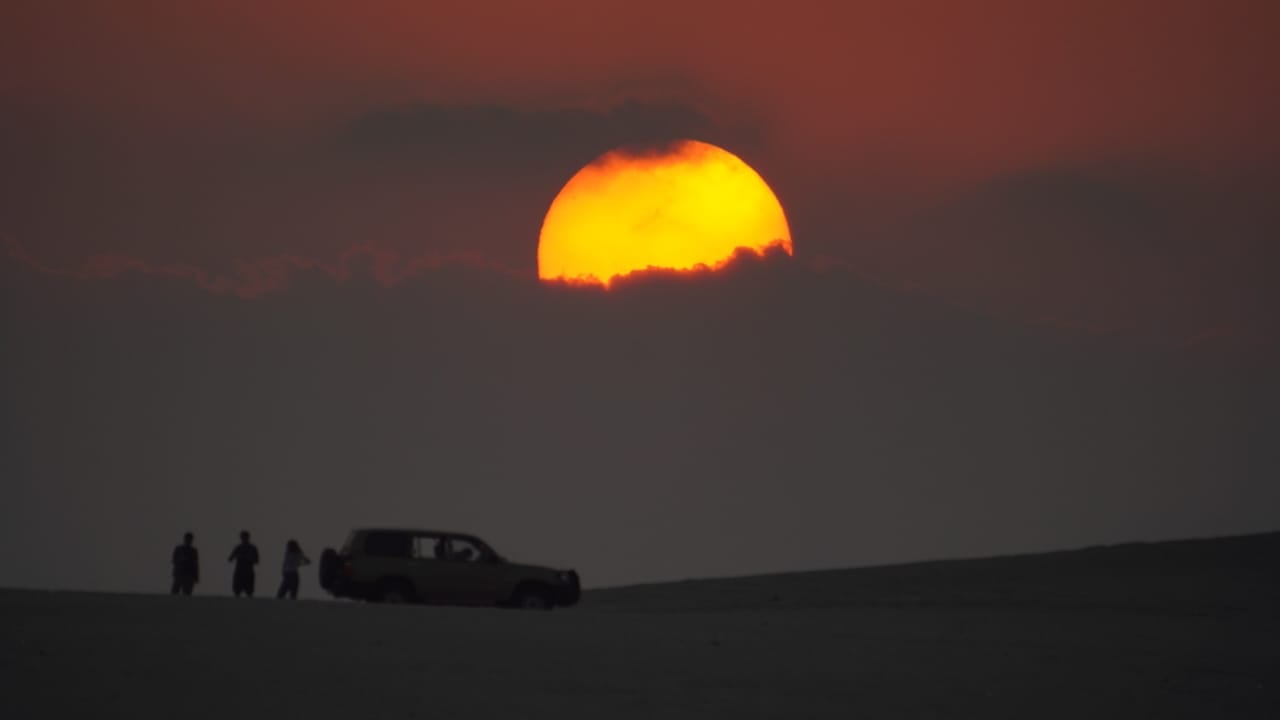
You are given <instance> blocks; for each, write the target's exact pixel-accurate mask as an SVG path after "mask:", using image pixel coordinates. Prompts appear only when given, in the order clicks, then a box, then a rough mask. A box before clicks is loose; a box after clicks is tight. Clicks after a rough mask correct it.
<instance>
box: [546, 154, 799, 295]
mask: <svg viewBox="0 0 1280 720" xmlns="http://www.w3.org/2000/svg"><path fill="white" fill-rule="evenodd" d="M775 245H776V246H780V247H781V248H782V249H783V250H785V251H786V252H787V254H791V253H792V246H791V232H790V230H789V229H788V228H787V218H786V216H785V215H784V214H783V212H782V205H781V204H780V203H779V202H778V198H776V197H774V194H773V191H772V190H770V189H769V186H768V185H767V184H765V181H764V179H762V178H761V177H760V175H759V174H758V173H756V171H755V170H752V169H751V167H750V166H749V165H747V164H746V163H745V162H743V161H742V160H741V159H739V158H738V157H737V156H736V155H733V154H732V153H730V152H727V151H725V150H722V149H721V148H718V147H716V146H714V145H708V144H707V143H702V142H697V141H693V140H683V141H680V142H678V143H675V144H673V145H671V146H669V147H666V148H663V149H662V150H660V151H657V152H654V153H647V154H632V153H628V152H626V151H625V150H613V151H611V152H608V153H605V154H604V155H602V156H601V157H599V158H597V159H596V160H595V161H594V162H592V163H591V164H590V165H587V166H586V167H584V168H582V169H581V170H579V171H578V173H577V174H576V175H574V176H573V177H572V178H571V179H570V180H569V182H568V183H566V184H565V186H564V188H562V189H561V190H560V194H559V195H557V196H556V199H555V200H554V201H553V202H552V203H551V208H550V209H549V210H548V211H547V216H546V218H545V219H544V220H543V222H542V233H541V234H540V236H539V238H538V277H540V278H542V279H544V280H565V281H569V282H585V283H596V284H601V285H604V286H606V287H608V285H609V283H610V282H612V281H613V279H614V278H617V277H621V276H624V275H627V274H629V273H632V272H635V271H637V270H647V269H651V268H661V269H666V270H695V269H699V268H717V267H719V266H721V265H723V264H724V263H725V262H727V261H728V260H729V259H730V258H732V257H733V254H734V251H735V250H737V249H739V248H747V249H749V250H753V251H755V252H756V253H761V254H762V253H763V251H764V250H765V249H767V248H769V247H771V246H775Z"/></svg>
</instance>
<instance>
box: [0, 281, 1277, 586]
mask: <svg viewBox="0 0 1280 720" xmlns="http://www.w3.org/2000/svg"><path fill="white" fill-rule="evenodd" d="M349 270H350V272H351V275H350V278H349V280H347V281H346V282H345V283H336V282H332V281H330V280H329V279H328V278H329V275H328V274H327V272H326V271H325V270H322V269H318V268H312V269H305V270H297V271H291V274H290V276H289V277H290V290H289V291H288V292H268V293H264V294H262V295H259V296H258V297H256V299H254V300H253V301H252V302H241V301H239V300H238V299H237V298H236V297H234V296H233V295H231V294H223V295H217V294H214V293H210V292H205V291H202V290H197V289H195V288H194V286H193V285H191V282H192V281H191V279H190V278H189V277H188V278H187V279H184V280H181V281H178V282H176V283H174V282H168V281H166V279H165V278H162V277H158V276H154V275H153V276H147V275H142V274H140V273H138V272H132V271H130V272H122V273H120V274H118V275H116V276H115V277H114V279H112V280H111V281H100V282H84V281H80V280H76V279H72V278H66V277H54V276H48V275H37V274H33V273H30V272H25V271H24V273H25V274H22V275H20V276H18V277H17V279H18V281H17V282H9V280H12V279H15V278H13V277H12V276H11V277H6V278H5V279H6V282H4V283H0V293H3V296H2V298H0V299H3V303H0V307H3V312H0V337H3V339H4V348H5V353H4V362H3V363H0V397H4V398H5V402H4V403H2V404H0V429H2V430H3V432H0V476H3V477H4V478H5V487H6V493H7V495H6V497H7V500H8V501H7V502H6V503H4V505H3V508H0V561H3V562H4V563H5V566H6V567H7V568H8V573H9V575H8V578H9V582H10V583H11V584H17V585H27V584H41V583H43V584H48V585H54V586H79V587H86V586H87V587H99V588H114V589H131V590H138V589H144V588H147V587H152V586H153V584H154V582H155V580H156V578H157V577H160V576H162V575H163V572H164V568H163V565H160V566H157V565H156V564H155V562H154V558H155V552H157V550H156V549H157V548H159V549H160V551H162V550H163V549H164V548H165V547H167V546H169V545H171V544H172V542H173V536H175V535H176V534H179V533H180V532H181V531H182V530H185V529H188V528H194V529H195V531H196V532H197V533H198V534H199V535H200V536H201V537H204V538H207V539H209V540H210V541H213V540H215V539H216V538H219V537H226V538H228V540H229V541H231V540H233V539H234V534H235V532H236V531H238V530H240V529H241V528H242V527H250V528H251V529H252V530H253V531H254V533H255V536H260V537H262V538H263V540H264V542H267V539H268V538H270V537H275V536H277V535H278V536H280V537H281V538H283V537H290V536H296V537H299V538H300V539H303V540H304V541H306V542H307V543H309V545H310V546H324V545H330V544H333V543H336V542H339V541H340V540H341V538H342V536H343V534H344V533H345V532H346V531H347V530H349V529H350V528H351V527H352V526H355V525H360V524H409V525H429V526H440V525H444V526H450V527H458V528H460V529H467V530H472V531H475V532H478V533H481V534H482V535H484V536H486V537H488V538H489V539H491V540H492V541H493V542H494V543H495V544H497V545H498V546H499V547H500V548H503V549H507V550H508V552H509V553H510V554H511V555H513V556H515V557H521V558H529V559H531V560H538V559H543V558H545V559H548V560H553V561H555V562H564V563H569V564H572V565H574V566H576V567H578V568H579V569H580V570H582V571H583V572H584V575H586V576H587V577H589V578H590V582H591V583H593V584H596V583H606V582H625V581H634V580H643V579H657V578H673V577H687V576H696V575H706V574H723V573H736V572H756V571H765V570H780V569H798V568H805V567H822V566H839V565H850V564H857V563H866V562H887V561H891V560H900V559H909V558H921V557H937V556H954V555H962V554H971V553H979V552H995V551H1011V550H1031V549H1036V548H1044V547H1054V546H1064V545H1077V544H1091V543H1098V542H1106V541H1111V540H1124V539H1149V538H1155V537H1169V536H1179V535H1191V534H1213V533H1221V532H1230V531H1246V530H1252V529H1262V528H1263V527H1265V525H1266V523H1267V522H1273V521H1274V517H1273V515H1274V513H1270V509H1271V508H1274V507H1276V503H1277V502H1280V498H1278V497H1277V496H1276V492H1277V486H1276V484H1275V483H1274V481H1273V480H1274V477H1275V471H1276V468H1277V467H1278V466H1280V458H1278V457H1277V456H1276V454H1275V452H1274V451H1273V450H1272V448H1271V445H1270V444H1268V443H1267V442H1266V441H1265V438H1266V437H1267V435H1266V432H1267V429H1268V428H1270V427H1274V425H1275V422H1277V419H1276V418H1275V413H1276V408H1277V407H1280V405H1278V404H1276V403H1275V402H1274V401H1273V400H1274V398H1275V397H1276V396H1275V387H1274V385H1275V382H1274V378H1275V376H1274V373H1270V372H1262V371H1260V370H1257V369H1250V368H1249V367H1248V366H1247V364H1242V363H1238V362H1235V359H1226V358H1223V357H1197V356H1192V355H1189V354H1187V353H1185V352H1171V351H1170V348H1167V347H1159V348H1156V347H1142V346H1136V347H1135V346H1123V347H1120V346H1117V345H1115V344H1113V343H1108V342H1098V341H1096V339H1094V338H1090V337H1082V336H1072V335H1064V334H1062V333H1059V332H1055V331H1052V330H1051V329H1050V328H1045V327H1036V326H1028V325H1025V324H1021V323H1017V322H1011V321H1004V320H999V319H993V318H992V317H990V316H987V315H981V314H977V313H973V312H968V311H965V310H963V309H959V308H954V307H949V306H946V305H943V304H939V303H936V302H932V301H930V300H929V299H928V298H927V297H923V296H921V295H919V294H912V293H903V292H899V291H896V290H893V289H890V288H885V287H879V286H875V285H870V284H867V283H865V282H860V281H858V280H857V279H856V278H853V277H852V276H851V275H849V274H847V273H842V272H834V271H827V272H815V271H813V270H811V269H809V268H807V267H805V266H804V265H802V264H801V263H798V262H789V261H787V259H786V258H782V257H779V256H771V257H768V258H754V257H752V256H741V257H739V258H738V259H737V261H736V262H735V263H734V264H733V265H732V266H731V267H729V268H728V269H726V270H725V271H723V272H720V273H715V274H709V275H705V276H701V277H698V278H696V279H694V278H691V277H687V276H679V277H676V276H671V275H667V274H661V273H655V274H647V275H640V276H637V277H634V278H632V279H630V281H629V282H628V283H624V284H621V285H620V286H619V287H618V288H617V289H616V290H614V291H612V292H599V291H582V290H579V289H574V288H556V287H552V286H547V285H544V284H541V283H538V282H536V281H535V280H533V279H532V278H528V277H511V276H508V275H503V274H499V273H494V272H490V271H488V270H484V269H474V268H465V267H462V268H459V267H455V266H446V267H441V268H440V269H438V270H432V271H429V272H423V273H420V274H418V275H417V276H414V277H412V278H408V279H404V280H403V281H401V282H398V283H397V284H393V285H392V286H390V287H383V286H382V285H381V284H378V283H376V282H372V281H365V282H361V281H360V278H361V277H366V278H367V277H369V276H368V275H366V274H364V273H363V272H360V271H357V269H356V268H355V267H354V265H353V266H352V267H350V268H349ZM138 498H145V499H146V503H145V505H146V508H147V509H145V510H144V509H140V506H139V503H138ZM1269 513H1270V514H1269ZM121 517H128V518H130V522H128V523H121V522H120V521H119V518H121ZM655 528H658V529H657V530H655ZM62 542H65V543H70V544H71V545H73V546H75V547H82V548H89V549H88V550H87V551H86V552H83V553H69V554H67V557H69V558H72V560H71V561H69V562H67V563H56V564H53V565H50V564H49V563H45V562H40V558H38V557H34V558H33V557H31V556H30V553H26V554H24V553H22V552H21V551H20V550H17V549H20V548H22V547H24V546H25V545H31V544H35V545H38V546H40V547H43V548H46V549H50V548H54V549H56V548H59V547H61V546H60V545H59V543H62ZM4 548H8V549H9V550H3V549H4ZM15 548H17V549H15Z"/></svg>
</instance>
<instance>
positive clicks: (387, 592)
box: [374, 580, 418, 605]
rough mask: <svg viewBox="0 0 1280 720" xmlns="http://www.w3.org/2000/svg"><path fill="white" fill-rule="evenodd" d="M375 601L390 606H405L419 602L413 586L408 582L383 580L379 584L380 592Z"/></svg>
mask: <svg viewBox="0 0 1280 720" xmlns="http://www.w3.org/2000/svg"><path fill="white" fill-rule="evenodd" d="M374 599H375V600H376V601H377V602H380V603H386V604H388V605H404V604H405V603H411V602H417V600H418V598H417V596H416V595H415V594H414V592H413V586H412V585H410V584H409V582H408V581H406V580H383V581H382V582H380V583H378V591H377V593H376V594H375V596H374Z"/></svg>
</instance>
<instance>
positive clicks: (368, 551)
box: [364, 532, 413, 558]
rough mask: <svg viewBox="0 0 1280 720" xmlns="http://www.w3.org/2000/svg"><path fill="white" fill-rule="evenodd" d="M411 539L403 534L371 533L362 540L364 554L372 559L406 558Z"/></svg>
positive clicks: (411, 544) (410, 548)
mask: <svg viewBox="0 0 1280 720" xmlns="http://www.w3.org/2000/svg"><path fill="white" fill-rule="evenodd" d="M412 549H413V538H412V537H411V536H409V535H406V534H405V533H390V532H373V533H369V534H368V535H367V536H366V537H365V539H364V554H365V555H370V556H373V557H394V558H407V557H409V556H410V553H411V551H412Z"/></svg>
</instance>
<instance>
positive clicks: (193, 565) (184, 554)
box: [169, 533, 200, 595]
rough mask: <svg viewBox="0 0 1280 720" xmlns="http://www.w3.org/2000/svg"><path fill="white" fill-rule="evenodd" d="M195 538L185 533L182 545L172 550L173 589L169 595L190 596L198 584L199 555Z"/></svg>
mask: <svg viewBox="0 0 1280 720" xmlns="http://www.w3.org/2000/svg"><path fill="white" fill-rule="evenodd" d="M195 540H196V536H195V535H192V534H191V533H187V534H185V535H183V536H182V544H181V545H179V546H178V547H176V548H174V549H173V587H172V588H171V589H170V590H169V594H170V595H177V594H178V593H182V594H183V595H190V594H191V591H192V590H193V589H194V588H195V586H196V583H198V582H200V553H199V552H198V551H197V550H196V546H195Z"/></svg>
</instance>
